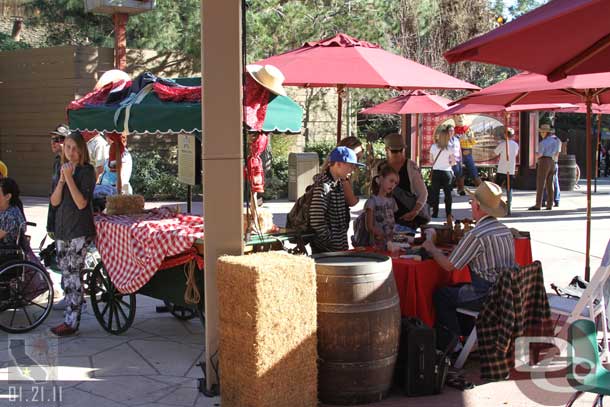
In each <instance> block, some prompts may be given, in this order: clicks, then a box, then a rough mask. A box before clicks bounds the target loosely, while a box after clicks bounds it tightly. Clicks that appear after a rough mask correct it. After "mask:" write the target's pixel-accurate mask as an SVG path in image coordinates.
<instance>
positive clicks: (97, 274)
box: [89, 263, 136, 335]
mask: <svg viewBox="0 0 610 407" xmlns="http://www.w3.org/2000/svg"><path fill="white" fill-rule="evenodd" d="M89 291H90V295H91V307H92V308H93V313H94V314H95V318H96V319H97V321H98V322H99V323H100V325H101V326H102V328H104V330H105V331H106V332H109V333H111V334H113V335H119V334H121V333H123V332H125V331H126V330H127V329H128V328H129V327H130V326H131V324H132V323H133V320H134V318H135V316H136V295H135V294H122V293H120V292H119V291H118V290H117V289H116V287H115V286H114V284H112V281H110V278H109V277H108V273H107V272H106V270H105V269H104V265H103V264H102V263H99V264H98V265H97V266H95V268H94V269H93V272H92V273H91V277H90V278H89Z"/></svg>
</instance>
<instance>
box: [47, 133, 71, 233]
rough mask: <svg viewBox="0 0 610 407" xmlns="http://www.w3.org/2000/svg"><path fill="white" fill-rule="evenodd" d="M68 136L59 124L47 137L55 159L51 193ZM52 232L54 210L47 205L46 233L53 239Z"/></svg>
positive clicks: (55, 184) (58, 173)
mask: <svg viewBox="0 0 610 407" xmlns="http://www.w3.org/2000/svg"><path fill="white" fill-rule="evenodd" d="M69 134H70V129H69V128H68V126H67V125H65V124H60V125H59V126H57V127H56V128H55V130H53V131H50V132H49V135H50V136H51V152H52V153H53V154H54V155H55V158H54V159H53V174H52V176H51V192H52V191H54V190H55V186H57V182H58V181H59V176H60V170H61V155H62V151H63V145H64V140H65V138H66V136H68V135H69ZM54 231H55V209H54V208H53V206H52V205H51V203H49V212H48V215H47V233H48V234H49V237H51V238H53V233H54Z"/></svg>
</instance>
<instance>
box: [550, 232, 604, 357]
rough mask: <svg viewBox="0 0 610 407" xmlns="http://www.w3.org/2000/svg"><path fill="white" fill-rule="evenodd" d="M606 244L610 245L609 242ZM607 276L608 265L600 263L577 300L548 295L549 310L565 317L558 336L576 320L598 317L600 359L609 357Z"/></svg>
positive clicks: (562, 336)
mask: <svg viewBox="0 0 610 407" xmlns="http://www.w3.org/2000/svg"><path fill="white" fill-rule="evenodd" d="M608 246H609V247H610V243H609V245H608ZM603 263H605V262H603ZM608 277H610V265H608V264H602V265H601V266H600V267H599V268H598V269H597V271H596V272H595V274H594V275H593V278H592V279H591V281H590V282H589V285H588V286H587V288H586V289H585V291H584V292H583V293H582V296H581V297H580V299H579V300H577V299H575V298H566V297H562V296H559V295H556V294H549V295H548V298H549V304H550V306H551V312H552V313H554V314H557V315H561V316H566V317H567V320H566V322H565V323H564V325H563V327H562V328H561V329H560V330H559V332H558V333H557V336H558V337H560V338H566V337H567V331H568V328H569V327H570V325H571V324H572V323H573V322H574V321H576V320H579V319H588V320H590V321H593V322H594V323H595V322H596V321H597V320H598V319H599V322H600V323H601V327H602V335H603V339H602V347H603V349H602V353H601V355H600V357H601V359H602V360H608V359H609V358H610V346H609V343H608V342H609V341H608V322H607V319H606V317H607V316H606V302H607V301H606V300H607V299H606V298H604V285H605V284H606V281H607V280H608Z"/></svg>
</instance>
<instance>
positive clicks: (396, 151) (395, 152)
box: [390, 148, 405, 154]
mask: <svg viewBox="0 0 610 407" xmlns="http://www.w3.org/2000/svg"><path fill="white" fill-rule="evenodd" d="M403 151H405V149H404V148H401V149H400V150H390V153H392V154H400V153H402V152H403Z"/></svg>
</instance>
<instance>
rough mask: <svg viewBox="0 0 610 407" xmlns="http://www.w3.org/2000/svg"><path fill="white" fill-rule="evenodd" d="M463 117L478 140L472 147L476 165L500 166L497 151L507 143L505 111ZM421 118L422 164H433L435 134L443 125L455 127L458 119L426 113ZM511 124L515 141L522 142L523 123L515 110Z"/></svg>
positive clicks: (428, 165) (464, 123) (424, 165)
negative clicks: (502, 143) (520, 122)
mask: <svg viewBox="0 0 610 407" xmlns="http://www.w3.org/2000/svg"><path fill="white" fill-rule="evenodd" d="M413 116H415V115H413ZM462 116H463V117H464V119H463V121H464V122H463V125H464V126H468V127H469V129H470V130H471V131H472V134H473V135H474V138H475V140H476V144H475V145H474V147H473V149H472V155H473V157H474V161H475V163H476V165H477V166H481V167H485V166H492V165H497V164H498V157H497V156H496V155H495V153H494V150H495V148H496V146H497V145H498V144H499V143H500V142H504V113H503V112H494V113H481V114H465V115H462ZM420 117H421V118H420V120H421V121H422V123H421V147H420V155H419V157H420V166H422V167H431V166H432V162H433V160H432V158H431V157H430V147H431V146H432V144H434V140H435V135H436V134H438V132H439V131H440V129H441V128H442V127H443V126H446V125H448V124H452V125H454V126H455V121H454V118H453V116H451V115H442V114H441V115H435V114H423V115H421V116H420ZM509 127H512V128H513V129H514V130H515V138H514V140H515V141H516V142H517V143H519V139H520V126H519V113H518V112H514V113H511V115H510V121H509ZM517 162H518V161H517Z"/></svg>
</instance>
